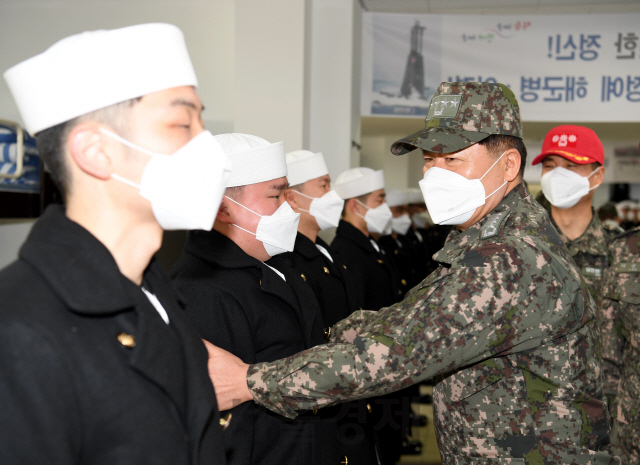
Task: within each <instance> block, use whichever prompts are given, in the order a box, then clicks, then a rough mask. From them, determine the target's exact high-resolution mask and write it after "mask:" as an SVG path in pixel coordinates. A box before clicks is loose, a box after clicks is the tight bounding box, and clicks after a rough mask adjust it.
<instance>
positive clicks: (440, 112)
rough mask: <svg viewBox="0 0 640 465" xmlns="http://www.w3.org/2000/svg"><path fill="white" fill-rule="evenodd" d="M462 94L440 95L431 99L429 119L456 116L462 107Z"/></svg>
mask: <svg viewBox="0 0 640 465" xmlns="http://www.w3.org/2000/svg"><path fill="white" fill-rule="evenodd" d="M461 99H462V96H461V95H438V96H437V97H433V98H432V99H431V105H429V111H428V112H427V121H428V120H430V119H431V118H455V117H456V115H457V114H458V110H459V109H460V101H461Z"/></svg>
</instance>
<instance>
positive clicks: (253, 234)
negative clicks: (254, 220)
mask: <svg viewBox="0 0 640 465" xmlns="http://www.w3.org/2000/svg"><path fill="white" fill-rule="evenodd" d="M224 198H225V199H228V200H231V201H232V202H233V203H236V204H238V205H240V206H241V207H242V208H245V209H247V210H249V211H250V212H251V213H253V214H254V215H258V216H259V217H260V218H262V215H261V214H260V213H256V212H254V211H253V210H251V209H250V208H247V207H245V206H244V205H242V204H241V203H239V202H236V201H235V200H233V199H232V198H231V197H227V196H226V195H225V196H224ZM233 226H235V227H236V228H238V229H242V230H243V231H244V232H248V233H249V234H251V235H252V236H255V235H256V233H252V232H251V231H248V230H246V229H244V228H243V227H241V226H238V225H237V224H235V223H233Z"/></svg>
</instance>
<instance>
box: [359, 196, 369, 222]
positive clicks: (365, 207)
mask: <svg viewBox="0 0 640 465" xmlns="http://www.w3.org/2000/svg"><path fill="white" fill-rule="evenodd" d="M356 202H358V203H359V204H360V205H362V206H363V207H364V208H366V209H367V210H371V207H367V206H366V205H365V204H363V203H362V202H360V200H359V199H356ZM362 218H364V216H363V217H362Z"/></svg>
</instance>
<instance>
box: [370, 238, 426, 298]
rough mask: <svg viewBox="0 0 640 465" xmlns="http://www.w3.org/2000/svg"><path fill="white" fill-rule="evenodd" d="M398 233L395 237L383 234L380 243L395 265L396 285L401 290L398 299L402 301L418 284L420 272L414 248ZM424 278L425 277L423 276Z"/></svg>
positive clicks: (390, 261)
mask: <svg viewBox="0 0 640 465" xmlns="http://www.w3.org/2000/svg"><path fill="white" fill-rule="evenodd" d="M400 237H402V236H400V235H399V234H398V237H397V238H394V237H393V236H392V235H391V234H388V235H386V236H382V237H381V238H380V239H379V240H378V245H379V246H380V248H381V249H382V250H384V252H385V255H386V256H387V259H388V260H389V263H391V265H393V267H394V269H395V274H396V286H397V287H398V290H399V291H400V292H399V293H398V296H397V298H396V300H397V301H398V302H400V301H401V300H402V299H403V298H404V296H405V294H406V293H407V292H409V290H410V289H411V288H412V287H413V286H415V285H416V284H418V283H419V282H420V281H418V280H417V276H418V273H417V272H416V261H417V257H416V256H415V254H412V252H413V251H412V250H411V249H409V247H407V245H406V244H404V243H403V242H402V241H401V240H400ZM423 279H424V278H423Z"/></svg>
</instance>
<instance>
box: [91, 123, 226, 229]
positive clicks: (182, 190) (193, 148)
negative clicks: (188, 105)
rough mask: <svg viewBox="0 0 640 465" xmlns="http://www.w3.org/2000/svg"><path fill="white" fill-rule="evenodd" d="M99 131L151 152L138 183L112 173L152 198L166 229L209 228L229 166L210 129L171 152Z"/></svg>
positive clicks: (148, 152)
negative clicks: (167, 153) (141, 145)
mask: <svg viewBox="0 0 640 465" xmlns="http://www.w3.org/2000/svg"><path fill="white" fill-rule="evenodd" d="M100 131H101V132H102V133H103V134H105V135H107V136H109V137H111V138H112V139H115V140H117V141H118V142H120V143H122V144H124V145H126V146H127V147H131V148H132V149H134V150H136V151H138V152H142V153H144V154H147V155H150V156H151V159H150V160H149V162H148V163H147V165H146V166H145V167H144V170H143V171H142V176H141V178H140V184H136V183H135V182H133V181H131V180H129V179H126V178H123V177H122V176H120V175H118V174H115V173H113V174H111V177H112V178H113V179H115V180H118V181H120V182H123V183H125V184H127V185H130V186H132V187H135V188H136V189H138V190H139V191H140V195H141V196H142V197H144V198H145V199H147V200H148V201H149V202H151V209H152V210H153V215H154V216H155V218H156V220H157V221H158V224H159V225H160V226H161V227H162V229H165V230H176V229H204V230H210V229H211V228H212V227H213V222H214V220H215V217H216V213H217V212H218V208H219V206H220V201H221V200H222V194H223V192H224V189H225V184H226V182H227V178H228V177H229V173H230V172H231V170H230V169H229V167H228V160H227V155H226V153H225V152H224V151H223V150H222V147H220V145H219V144H218V142H217V141H216V140H215V139H214V138H213V135H212V134H211V133H210V132H209V131H204V132H201V133H200V134H198V135H197V136H196V137H194V138H193V139H191V140H190V141H189V142H187V143H186V144H185V145H183V146H182V147H180V148H179V149H178V150H176V151H175V152H174V153H173V155H165V154H161V153H155V152H152V151H150V150H147V149H144V148H142V147H139V146H137V145H135V144H133V143H132V142H129V141H128V140H126V139H123V138H122V137H120V136H118V135H117V134H114V133H112V132H110V131H107V130H106V129H102V128H101V129H100Z"/></svg>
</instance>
